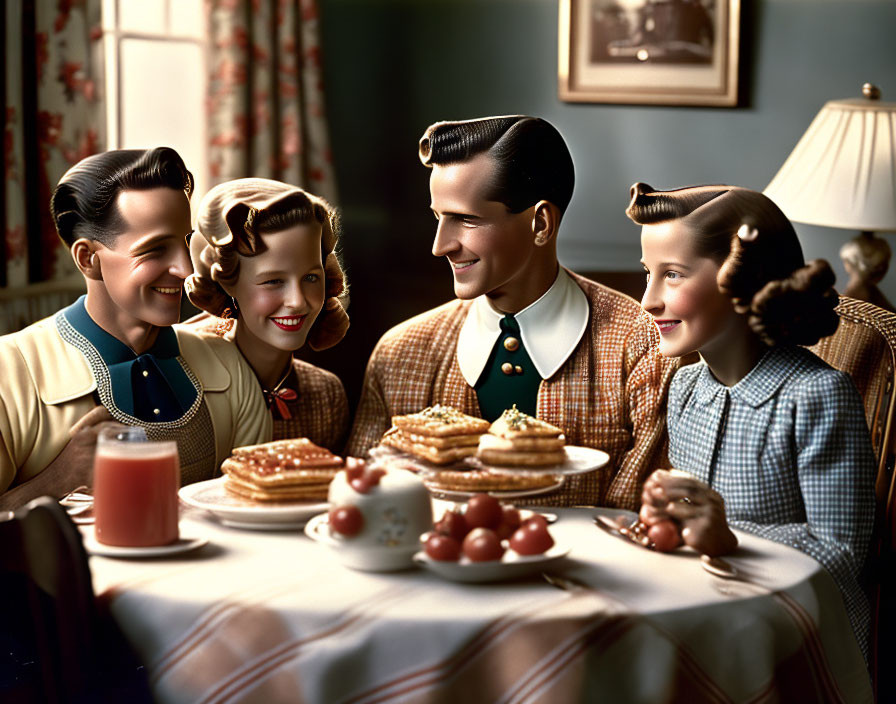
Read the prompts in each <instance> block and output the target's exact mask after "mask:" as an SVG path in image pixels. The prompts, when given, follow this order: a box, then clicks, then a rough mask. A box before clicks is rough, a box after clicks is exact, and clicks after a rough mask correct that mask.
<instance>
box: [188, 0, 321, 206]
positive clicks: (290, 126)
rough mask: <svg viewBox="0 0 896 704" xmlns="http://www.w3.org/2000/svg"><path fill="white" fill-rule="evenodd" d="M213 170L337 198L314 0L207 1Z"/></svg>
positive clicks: (214, 175)
mask: <svg viewBox="0 0 896 704" xmlns="http://www.w3.org/2000/svg"><path fill="white" fill-rule="evenodd" d="M206 8H207V12H208V23H209V24H208V27H209V102H208V112H209V170H210V176H211V180H212V182H213V184H214V183H220V182H222V181H226V180H229V179H233V178H242V177H245V176H259V177H265V178H275V179H278V180H281V181H285V182H287V183H291V184H293V185H296V186H300V187H302V188H305V189H307V190H309V191H311V192H312V193H315V194H317V195H320V196H322V197H324V198H326V199H328V200H330V201H331V202H333V201H335V199H336V192H335V182H334V179H333V172H332V159H331V155H330V148H329V135H328V131H327V124H326V118H325V112H324V94H323V73H322V70H321V50H320V39H319V36H318V21H319V15H318V3H317V0H208V1H207V3H206Z"/></svg>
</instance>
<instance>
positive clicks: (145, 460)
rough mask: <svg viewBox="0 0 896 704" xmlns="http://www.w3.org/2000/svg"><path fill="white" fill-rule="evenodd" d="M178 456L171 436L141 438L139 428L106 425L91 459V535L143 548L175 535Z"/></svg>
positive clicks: (106, 541)
mask: <svg viewBox="0 0 896 704" xmlns="http://www.w3.org/2000/svg"><path fill="white" fill-rule="evenodd" d="M179 486H180V460H179V458H178V454H177V443H176V442H174V441H173V440H165V441H156V440H147V439H146V433H145V432H144V431H143V429H142V428H134V427H129V426H126V425H118V424H107V425H106V426H104V427H103V428H102V429H101V430H100V432H99V434H98V435H97V443H96V454H95V455H94V461H93V513H94V516H95V517H96V527H95V530H96V539H97V541H98V542H100V543H104V544H105V545H115V546H120V547H149V546H156V545H168V544H170V543H173V542H175V541H176V540H177V538H178V529H177V518H178V515H177V514H178V509H177V503H178V499H177V490H178V487H179Z"/></svg>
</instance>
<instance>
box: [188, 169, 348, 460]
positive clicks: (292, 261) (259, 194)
mask: <svg viewBox="0 0 896 704" xmlns="http://www.w3.org/2000/svg"><path fill="white" fill-rule="evenodd" d="M335 225H336V213H335V211H334V210H333V208H332V207H331V206H330V205H329V204H328V203H327V202H326V201H325V200H323V199H322V198H319V197H317V196H314V195H312V194H310V193H307V192H306V191H303V190H302V189H300V188H296V187H295V186H290V185H289V184H286V183H281V182H280V181H273V180H271V179H264V178H242V179H236V180H234V181H228V182H226V183H222V184H219V185H217V186H215V187H214V188H213V189H212V190H210V191H209V192H208V193H207V194H206V195H205V197H204V198H203V199H202V202H201V203H200V204H199V215H198V218H197V233H196V235H195V236H194V237H193V239H192V241H191V243H190V255H191V257H192V259H193V268H194V270H195V273H194V274H193V275H192V276H191V277H190V278H189V279H188V280H187V293H188V295H189V297H190V301H191V302H192V303H193V304H194V305H195V306H197V307H198V308H201V309H202V310H204V311H206V312H207V313H208V314H210V315H201V316H198V317H197V318H194V319H192V320H190V321H188V322H187V324H188V325H190V326H195V327H198V328H200V329H201V330H203V331H205V332H206V333H208V334H212V335H219V336H222V337H224V338H225V339H228V340H231V341H232V342H234V343H235V344H236V345H237V346H238V347H239V349H240V351H241V352H242V353H243V356H244V357H245V358H246V360H247V361H248V362H249V364H250V366H251V367H252V369H253V370H254V371H255V375H256V377H258V382H259V384H260V386H261V391H262V392H263V394H264V397H265V400H266V401H267V404H268V408H269V409H270V412H271V414H272V416H273V421H274V432H273V439H274V440H280V439H283V438H294V437H307V438H308V439H310V440H311V441H312V442H314V443H316V444H318V445H321V446H323V447H326V448H328V449H330V450H332V451H334V452H337V453H338V452H341V451H342V446H343V444H344V442H345V438H346V435H347V433H348V422H349V412H348V401H347V399H346V395H345V389H344V388H343V386H342V382H341V381H339V379H338V378H337V377H336V376H335V375H334V374H332V373H330V372H328V371H326V370H324V369H320V368H319V367H315V366H313V365H311V364H308V363H307V362H303V361H301V360H298V359H294V358H293V352H295V351H296V350H298V349H299V348H301V347H302V346H303V345H304V344H305V342H306V341H307V342H308V344H309V345H310V346H311V347H312V349H315V350H322V349H326V348H328V347H331V346H333V345H335V344H336V343H337V342H339V341H340V340H341V339H342V338H343V336H344V335H345V333H346V331H347V330H348V315H347V314H346V312H345V304H344V300H343V299H344V298H345V295H346V287H345V277H344V274H343V272H342V267H341V266H340V263H339V259H338V258H337V255H336V252H335V250H336V244H337V233H336V227H335ZM210 316H214V317H210Z"/></svg>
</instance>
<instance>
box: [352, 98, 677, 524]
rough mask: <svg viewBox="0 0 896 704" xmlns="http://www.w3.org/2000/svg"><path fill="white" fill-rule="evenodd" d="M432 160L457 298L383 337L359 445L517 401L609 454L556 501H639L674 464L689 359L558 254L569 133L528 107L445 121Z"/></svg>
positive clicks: (358, 429)
mask: <svg viewBox="0 0 896 704" xmlns="http://www.w3.org/2000/svg"><path fill="white" fill-rule="evenodd" d="M420 159H421V161H422V162H423V164H424V165H425V166H427V167H429V168H430V169H431V170H432V173H431V175H430V195H431V208H432V211H433V214H434V215H435V217H436V220H437V222H438V225H437V228H436V236H435V241H434V242H433V248H432V253H433V254H434V255H435V256H440V257H445V258H446V259H447V260H448V262H449V264H450V265H451V269H452V272H453V275H454V293H455V295H456V296H457V299H456V300H454V301H451V302H449V303H446V304H444V305H442V306H440V307H438V308H435V309H433V310H431V311H428V312H426V313H423V314H421V315H419V316H417V317H415V318H411V319H410V320H407V321H405V322H404V323H402V324H400V325H398V326H396V327H395V328H393V329H392V330H390V331H388V332H387V333H386V334H385V335H384V336H383V337H382V339H381V340H380V341H379V343H378V344H377V346H376V348H375V349H374V351H373V354H372V355H371V358H370V361H369V363H368V366H367V373H366V377H365V381H364V389H363V392H362V396H361V401H360V404H359V407H358V413H357V416H356V418H355V424H354V428H353V429H352V435H351V438H350V440H349V445H348V449H347V452H348V453H349V454H355V455H363V454H364V453H366V452H367V451H368V450H369V449H370V448H371V447H372V446H373V445H375V444H376V443H377V442H379V440H380V438H381V437H382V435H383V433H384V432H385V431H386V430H387V429H388V428H389V426H390V424H391V417H392V416H394V415H402V414H406V413H413V412H417V411H420V410H421V409H423V408H424V407H426V406H430V405H434V404H437V403H438V404H442V405H448V406H453V407H455V408H457V409H458V410H460V411H462V412H464V413H467V414H470V415H474V416H481V417H483V418H486V419H488V420H494V419H495V418H497V417H498V416H499V415H500V414H501V413H502V412H503V411H504V410H505V409H507V408H509V407H511V406H512V405H513V404H516V406H517V408H519V409H520V410H522V411H525V412H527V413H529V414H530V415H537V416H538V417H539V418H542V419H543V420H546V421H548V422H549V423H553V424H554V425H557V426H559V427H560V428H561V429H562V430H563V432H564V433H565V435H566V441H567V443H568V444H570V445H584V446H588V447H595V448H599V449H601V450H604V451H606V452H607V453H609V455H610V463H609V464H608V465H607V466H606V467H604V468H603V469H601V470H598V471H595V472H592V473H589V474H586V475H580V476H571V477H568V478H567V481H566V483H565V485H564V487H563V488H562V489H561V490H559V491H558V492H556V493H555V494H552V495H549V496H545V500H547V501H550V502H551V503H555V504H583V503H587V504H600V505H610V506H620V507H624V508H629V509H635V510H637V508H638V507H639V505H640V491H641V484H642V482H643V480H644V479H645V478H646V476H647V475H648V474H649V473H650V471H652V470H653V469H656V468H657V467H659V466H661V465H662V464H663V461H664V459H665V439H666V438H665V400H666V391H667V388H668V383H669V380H670V378H671V376H672V374H673V373H674V371H675V369H676V367H677V363H676V362H674V361H670V360H667V359H664V358H662V357H660V356H659V355H658V354H657V353H656V349H655V347H656V345H655V342H656V331H655V328H654V326H653V324H652V323H651V321H650V320H649V319H648V318H647V317H646V316H645V315H644V314H643V311H642V310H641V308H640V306H639V305H638V303H637V302H635V301H634V300H632V299H631V298H629V297H627V296H625V295H623V294H620V293H618V292H616V291H613V290H612V289H608V288H606V287H604V286H601V285H600V284H597V283H595V282H593V281H589V280H588V279H584V278H582V277H580V276H577V275H576V274H574V273H572V272H570V271H567V270H566V269H564V268H563V267H561V266H560V265H559V263H558V261H557V246H556V245H557V233H558V230H559V227H560V220H561V218H562V216H563V213H564V212H565V210H566V207H567V205H568V204H569V201H570V199H571V197H572V191H573V185H574V180H575V178H574V169H573V163H572V157H571V156H570V154H569V150H568V149H567V147H566V144H565V142H564V140H563V138H562V137H561V136H560V133H559V132H557V130H556V129H555V128H554V127H553V126H552V125H550V124H549V123H548V122H546V121H544V120H541V119H539V118H534V117H524V116H511V117H492V118H484V119H480V120H470V121H465V122H440V123H436V124H434V125H432V126H431V127H429V129H427V130H426V132H425V134H424V135H423V138H422V139H421V140H420Z"/></svg>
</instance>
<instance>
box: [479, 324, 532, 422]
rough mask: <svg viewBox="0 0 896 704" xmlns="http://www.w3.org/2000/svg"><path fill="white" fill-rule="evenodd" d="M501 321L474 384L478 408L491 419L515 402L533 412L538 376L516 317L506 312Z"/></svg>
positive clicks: (485, 416) (522, 409) (521, 407)
mask: <svg viewBox="0 0 896 704" xmlns="http://www.w3.org/2000/svg"><path fill="white" fill-rule="evenodd" d="M500 325H501V335H500V336H499V337H498V341H497V342H495V346H494V347H493V348H492V351H491V354H490V355H489V358H488V362H487V363H486V365H485V369H483V370H482V374H481V375H480V377H479V381H477V382H476V386H475V387H474V388H475V389H476V395H477V396H478V397H479V410H480V411H481V412H482V417H483V418H485V419H486V420H488V421H494V420H497V419H498V418H499V417H500V415H501V414H502V413H503V412H504V411H505V410H506V409H508V408H510V407H511V406H512V405H513V404H516V407H517V408H518V409H519V410H521V411H523V413H528V414H529V415H531V416H534V415H535V412H536V410H537V408H538V387H539V385H540V384H541V376H539V374H538V370H536V369H535V365H534V364H533V363H532V360H531V359H530V357H529V354H528V352H526V349H525V347H523V340H522V337H521V336H520V325H519V323H518V322H517V321H516V319H515V318H514V317H513V316H512V315H509V314H508V315H505V316H504V317H503V318H502V319H501V323H500Z"/></svg>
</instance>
